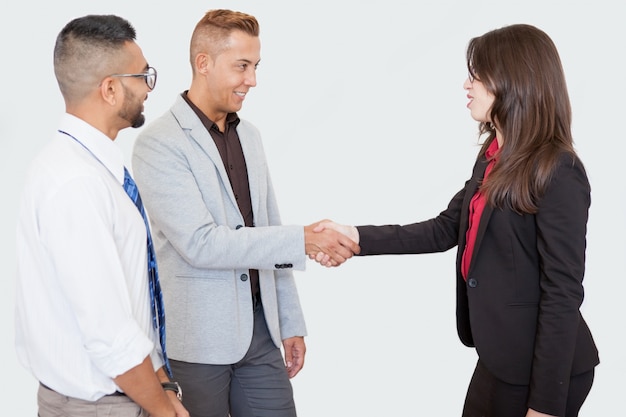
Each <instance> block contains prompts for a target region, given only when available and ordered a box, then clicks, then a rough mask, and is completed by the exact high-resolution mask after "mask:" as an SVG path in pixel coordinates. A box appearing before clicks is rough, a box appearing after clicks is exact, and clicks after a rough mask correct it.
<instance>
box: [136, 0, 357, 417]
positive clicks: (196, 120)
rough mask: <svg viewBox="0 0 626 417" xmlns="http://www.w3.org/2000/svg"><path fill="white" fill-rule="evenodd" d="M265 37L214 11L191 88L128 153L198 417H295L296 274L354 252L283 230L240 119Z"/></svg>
mask: <svg viewBox="0 0 626 417" xmlns="http://www.w3.org/2000/svg"><path fill="white" fill-rule="evenodd" d="M258 35H259V26H258V22H257V20H256V19H255V18H254V17H253V16H250V15H247V14H245V13H240V12H233V11H230V10H211V11H209V12H207V13H206V15H205V16H204V17H203V18H202V19H201V20H200V22H198V24H197V25H196V28H195V30H194V32H193V35H192V38H191V49H190V52H191V63H192V70H193V79H192V83H191V87H190V88H189V90H188V91H185V92H183V93H182V94H181V95H180V96H179V97H178V98H177V99H176V102H175V103H174V105H173V106H172V108H171V109H170V110H169V111H168V112H166V113H165V114H164V115H163V116H161V117H160V118H158V119H157V120H155V121H154V122H153V123H152V124H150V125H149V126H147V127H146V128H145V129H144V130H143V132H142V133H141V134H140V135H139V137H138V138H137V141H136V143H135V148H134V151H133V159H132V164H133V169H134V175H135V179H136V182H137V183H138V185H139V188H140V189H141V195H142V198H143V202H144V204H145V206H146V208H147V211H148V215H149V216H150V217H151V222H152V227H153V233H154V239H155V246H156V248H157V260H158V265H159V272H160V276H161V282H162V287H163V291H164V300H165V309H166V311H167V335H168V340H167V350H168V355H169V357H170V362H171V365H172V371H173V374H174V379H175V380H177V381H178V382H179V383H180V385H181V387H182V389H183V391H184V396H183V402H184V405H185V406H186V408H187V409H188V410H189V412H190V414H191V415H192V416H194V417H198V416H206V417H209V416H211V417H227V416H228V415H230V416H232V417H253V416H255V417H258V416H267V417H293V416H295V415H296V411H295V404H294V401H293V392H292V387H291V383H290V381H289V378H292V377H293V376H295V375H296V374H297V373H298V372H299V371H300V369H301V368H302V365H303V363H304V355H305V350H306V347H305V343H304V336H305V335H306V327H305V322H304V318H303V314H302V310H301V307H300V302H299V299H298V293H297V289H296V285H295V281H294V277H293V274H292V272H291V271H292V270H293V269H298V270H303V269H304V268H305V263H306V255H307V254H311V253H318V252H319V251H322V252H324V253H326V254H327V257H326V259H329V262H328V263H327V266H334V265H338V264H340V263H342V262H344V261H345V260H346V259H348V258H350V257H351V256H352V255H353V253H355V252H358V251H359V247H358V245H357V244H356V243H354V242H353V241H352V240H350V239H349V238H347V237H345V236H343V235H342V234H340V233H337V232H336V231H334V230H331V229H327V230H325V231H324V232H322V233H315V232H314V231H313V229H314V227H315V224H313V225H310V226H306V227H303V226H286V225H281V222H280V217H279V212H278V207H277V205H276V201H275V196H274V190H273V188H272V183H271V180H270V176H269V172H268V167H267V161H266V159H265V155H264V151H263V145H262V142H261V136H260V134H259V131H258V130H257V129H256V128H255V127H254V126H253V125H252V124H250V123H249V122H247V121H245V120H241V119H240V118H239V117H238V115H237V113H236V112H237V111H239V110H240V109H241V106H242V104H243V101H244V99H245V96H246V94H247V93H248V91H249V90H250V88H252V87H254V86H255V85H256V75H255V72H256V66H257V64H258V62H259V60H260V41H259V37H258ZM281 344H282V346H283V349H284V353H285V358H284V360H283V357H282V355H281V352H280V347H281Z"/></svg>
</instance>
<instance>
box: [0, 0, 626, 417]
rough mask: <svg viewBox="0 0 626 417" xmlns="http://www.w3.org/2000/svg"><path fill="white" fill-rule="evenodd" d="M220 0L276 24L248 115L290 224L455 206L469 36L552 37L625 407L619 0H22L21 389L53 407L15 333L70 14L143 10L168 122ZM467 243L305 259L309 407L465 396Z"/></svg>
mask: <svg viewBox="0 0 626 417" xmlns="http://www.w3.org/2000/svg"><path fill="white" fill-rule="evenodd" d="M219 7H227V8H231V9H236V10H241V11H244V12H248V13H251V14H253V15H255V16H256V17H257V18H258V19H259V21H260V24H261V45H262V49H261V56H262V61H261V64H260V66H259V69H258V72H257V80H258V86H257V87H256V88H254V89H253V90H252V91H251V92H250V94H249V95H248V97H247V98H246V102H245V103H244V106H243V109H242V111H241V112H240V116H242V117H244V118H247V119H248V120H250V121H251V122H253V123H255V124H256V125H257V126H258V127H259V128H260V130H261V132H262V134H263V137H264V142H265V147H266V152H267V157H268V160H269V163H270V170H271V173H272V177H273V180H274V185H275V188H276V191H277V194H278V199H279V204H280V205H281V211H282V217H283V222H284V223H287V224H310V223H313V222H315V221H317V220H320V219H322V218H331V219H333V220H336V221H338V222H341V223H349V224H382V223H412V222H415V221H419V220H425V219H427V218H430V217H433V216H435V215H437V214H438V213H439V212H440V211H441V210H443V209H444V208H445V207H446V205H447V203H448V201H449V199H450V198H451V197H452V196H453V195H454V194H455V193H456V191H458V190H459V189H460V188H461V187H462V185H463V183H464V181H465V180H466V179H467V178H469V175H470V173H471V168H472V164H473V160H474V158H475V156H476V153H477V151H478V147H477V124H476V123H475V122H474V121H473V120H472V119H471V118H470V116H469V111H468V110H467V109H466V107H465V106H466V103H467V98H466V96H465V95H466V92H465V91H464V90H463V88H462V84H463V82H464V80H465V78H466V76H467V71H466V67H465V47H466V45H467V42H468V41H469V39H470V38H471V37H474V36H478V35H481V34H483V33H484V32H486V31H489V30H492V29H495V28H498V27H501V26H504V25H508V24H513V23H529V24H533V25H536V26H538V27H540V28H541V29H543V30H545V31H546V32H547V33H548V34H549V35H550V36H551V37H552V39H553V40H554V42H555V43H556V45H557V47H558V49H559V51H560V53H561V58H562V61H563V65H564V69H565V73H566V76H567V81H568V85H569V91H570V97H571V102H572V107H573V116H574V118H573V120H574V123H573V130H574V137H575V141H576V147H577V149H578V151H579V154H580V156H581V158H582V160H583V162H584V163H585V165H586V167H587V171H588V175H589V179H590V182H591V186H592V207H591V211H590V219H589V223H588V250H587V272H586V277H585V289H586V298H585V301H584V303H583V306H582V310H583V313H584V316H585V318H586V320H587V321H588V324H589V326H590V328H591V330H592V332H593V334H594V337H595V339H596V342H597V345H598V347H599V350H600V357H601V361H602V363H601V365H600V366H599V367H598V368H597V373H596V381H595V385H594V387H593V389H592V391H591V394H590V396H589V398H588V400H587V402H586V403H585V405H584V407H583V410H582V412H581V416H582V417H585V416H586V417H597V416H601V415H609V414H610V415H616V414H620V413H622V412H623V411H620V406H621V404H623V393H624V389H625V388H626V383H625V382H624V381H625V380H626V359H625V356H626V355H624V352H623V350H624V343H623V330H624V321H625V320H624V319H625V318H626V315H625V314H624V307H623V306H624V301H623V298H624V294H625V293H626V274H625V273H624V266H623V265H624V262H623V260H624V257H625V256H626V243H625V240H624V236H625V235H626V220H625V218H626V216H625V214H626V212H625V207H626V197H625V193H624V191H625V190H624V180H625V179H626V176H625V169H624V165H625V163H624V161H623V158H622V156H621V154H620V151H621V149H623V146H624V139H625V135H624V129H623V120H624V117H625V116H624V115H625V110H626V106H625V105H624V100H625V98H626V88H625V85H624V71H625V66H624V61H625V60H624V58H625V53H624V50H625V49H624V40H626V25H624V20H625V19H624V18H625V17H626V13H625V12H624V6H623V5H620V2H618V1H615V0H596V1H593V2H589V1H587V0H585V1H580V0H574V1H571V0H570V1H565V0H555V1H545V0H526V1H505V0H499V1H496V0H483V1H472V2H470V1H466V0H447V1H437V2H435V1H428V2H426V1H401V0H386V1H382V0H380V1H363V0H361V1H357V0H344V1H342V0H334V1H330V0H317V1H306V2H296V1H286V0H283V1H273V2H270V1H265V2H262V1H258V0H247V1H206V2H200V1H182V0H181V1H176V2H157V1H143V0H137V1H127V0H124V1H122V0H109V1H107V2H97V3H96V2H88V1H77V0H76V1H56V2H50V1H44V0H38V1H28V0H26V1H20V2H4V3H3V5H2V6H0V11H1V15H2V17H3V19H2V20H3V24H2V25H1V26H0V35H1V36H0V42H1V49H0V50H1V51H2V65H0V80H1V82H2V83H3V85H2V87H3V88H2V95H1V98H0V103H1V104H0V106H1V111H0V146H1V148H0V157H1V158H2V163H0V170H1V172H0V173H1V175H0V178H1V179H2V190H3V194H4V197H3V204H2V205H3V216H2V217H1V218H0V238H1V239H2V251H0V256H1V258H0V262H1V263H0V264H1V265H2V266H3V269H4V270H5V274H4V276H3V279H2V280H1V281H0V285H1V286H2V287H1V288H0V297H1V299H0V309H1V310H0V317H1V318H0V324H1V326H2V330H3V334H4V336H3V337H2V340H1V342H0V343H2V346H1V350H0V352H2V354H3V358H4V363H3V369H2V374H3V377H2V378H1V380H2V382H0V398H1V399H2V400H3V401H2V405H3V408H4V409H5V410H11V411H12V413H11V414H12V415H17V416H27V415H30V416H34V415H36V389H37V381H35V379H34V378H33V377H32V376H31V375H30V374H29V373H28V372H27V371H25V370H24V368H22V366H21V365H20V364H19V363H18V361H17V358H16V356H15V350H14V345H13V332H14V322H13V309H14V288H15V275H16V268H15V224H16V217H17V210H18V207H17V199H18V195H19V192H20V190H21V188H22V184H23V180H24V176H25V172H26V167H27V165H28V163H29V162H30V160H31V159H32V158H33V156H34V155H35V153H36V152H37V151H38V150H39V149H40V148H41V147H42V146H43V145H44V143H46V142H47V141H48V140H50V138H51V137H52V135H53V132H54V130H55V129H56V126H57V122H58V120H59V117H60V116H61V114H62V113H63V112H64V105H63V100H62V97H61V94H60V92H59V90H58V87H57V84H56V80H55V78H54V74H53V68H52V50H53V46H54V41H55V38H56V35H57V33H58V32H59V31H60V29H61V28H62V27H63V26H64V25H65V24H66V23H67V22H68V21H69V20H71V19H73V18H75V17H78V16H82V15H85V14H109V13H110V14H117V15H120V16H122V17H125V18H127V19H128V20H129V21H130V22H131V23H132V24H133V25H134V26H135V28H136V29H137V34H138V44H139V45H140V46H141V47H142V49H143V51H144V55H145V56H146V57H147V59H148V62H149V63H150V64H151V65H153V66H154V67H156V68H157V70H158V82H157V87H156V89H155V90H154V91H153V92H152V93H150V96H149V99H148V101H147V102H146V104H145V106H146V112H145V113H146V118H147V120H148V122H150V121H151V120H153V119H154V118H155V117H157V116H158V115H160V114H161V113H163V112H164V111H166V110H167V109H168V108H169V107H170V106H171V104H172V103H173V102H174V99H175V96H176V95H177V94H179V93H180V92H182V91H183V90H185V89H187V88H188V86H189V83H190V79H191V70H190V65H189V58H188V44H189V37H190V35H191V32H192V29H193V27H194V25H195V23H196V22H197V21H198V20H199V19H200V18H201V16H202V15H203V14H204V12H205V11H206V10H208V9H211V8H219ZM137 133H138V131H137V130H131V129H126V130H124V131H122V132H121V133H120V135H119V136H118V138H117V140H116V143H118V144H119V146H121V147H122V148H123V150H124V153H125V155H126V157H127V161H130V153H131V150H132V146H133V141H134V138H135V137H136V135H137ZM454 253H455V250H451V251H449V252H446V253H442V254H432V255H413V256H380V257H365V258H358V259H353V260H350V261H349V262H348V263H347V264H345V265H344V266H341V267H340V268H334V269H327V268H324V267H321V266H319V265H318V264H315V263H314V262H312V261H308V262H309V263H308V266H307V271H306V272H296V278H297V281H298V285H299V290H300V296H301V301H302V304H303V307H304V310H305V315H306V318H307V324H308V329H309V336H308V337H307V338H306V341H307V347H308V351H307V356H306V362H305V367H304V369H303V370H302V371H301V372H300V374H299V375H298V376H297V377H296V378H295V379H293V386H294V390H295V396H296V402H297V407H298V411H299V416H300V417H314V416H315V417H317V416H328V417H335V416H368V417H369V416H377V417H378V416H390V415H397V416H422V415H426V414H428V415H438V416H455V415H460V410H461V408H462V404H463V399H464V396H465V390H466V387H467V384H468V382H469V378H470V376H471V373H472V371H473V367H474V365H475V361H476V354H475V352H474V350H473V349H469V348H466V347H464V346H463V345H462V344H461V343H460V342H459V340H458V339H457V335H456V329H455V311H454V309H455V306H454V303H455V298H454V297H455V295H454V285H455V283H454V279H455V278H454ZM85 272H86V273H88V272H89V271H85ZM33 308H37V306H33ZM620 415H621V414H620Z"/></svg>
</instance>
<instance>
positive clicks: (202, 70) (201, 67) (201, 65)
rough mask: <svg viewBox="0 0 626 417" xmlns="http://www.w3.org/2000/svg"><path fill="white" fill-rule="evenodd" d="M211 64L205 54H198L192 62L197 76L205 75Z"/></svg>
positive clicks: (209, 58)
mask: <svg viewBox="0 0 626 417" xmlns="http://www.w3.org/2000/svg"><path fill="white" fill-rule="evenodd" d="M210 64H211V57H210V56H209V55H208V54H206V53H199V54H198V55H196V59H195V60H194V65H195V66H196V72H197V73H199V74H203V75H206V73H207V69H208V67H209V65H210Z"/></svg>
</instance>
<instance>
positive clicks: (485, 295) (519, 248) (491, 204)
mask: <svg viewBox="0 0 626 417" xmlns="http://www.w3.org/2000/svg"><path fill="white" fill-rule="evenodd" d="M467 66H468V70H469V77H468V79H467V80H466V81H465V84H464V88H465V89H466V90H467V93H468V94H467V97H468V98H469V102H468V104H467V107H468V108H469V110H470V112H471V116H472V118H474V119H475V120H476V121H478V122H479V132H480V136H481V137H485V140H484V143H483V145H482V148H481V150H480V152H479V154H478V157H477V160H476V164H475V165H474V169H473V172H472V176H471V178H470V179H469V180H468V181H467V183H466V184H465V186H464V187H463V189H462V190H461V191H459V192H458V193H457V194H456V195H455V196H454V197H453V198H452V200H451V201H450V204H449V205H448V207H447V208H446V209H445V210H444V211H442V212H441V213H440V214H439V215H438V216H437V217H435V218H433V219H430V220H427V221H423V222H419V223H414V224H409V225H402V226H401V225H384V226H357V227H354V226H344V225H338V224H336V223H333V222H326V223H323V224H321V225H320V226H319V227H318V230H322V229H323V228H324V227H330V228H335V229H337V230H340V231H343V232H344V233H346V234H348V235H349V236H351V237H352V238H353V239H354V240H355V241H357V242H358V243H359V244H360V246H361V253H360V255H361V256H364V255H382V254H417V253H432V252H442V251H446V250H448V249H451V248H452V247H454V246H457V247H458V255H457V262H456V265H457V329H458V334H459V338H460V339H461V341H462V342H463V343H464V344H465V345H467V346H471V347H475V348H476V351H477V353H478V358H479V359H478V363H477V365H476V369H475V371H474V375H473V376H472V379H471V382H470V385H469V388H468V391H467V397H466V399H465V405H464V410H463V416H464V417H531V416H533V417H534V416H567V417H573V416H577V415H578V411H579V409H580V408H581V406H582V404H583V402H584V400H585V399H586V397H587V394H588V393H589V391H590V389H591V386H592V383H593V376H594V368H595V366H596V365H597V364H598V363H599V359H598V352H597V349H596V346H595V343H594V341H593V338H592V336H591V333H590V332H589V329H588V327H587V325H586V323H585V321H584V320H583V318H582V315H581V313H580V305H581V303H582V301H583V285H582V281H583V275H584V270H585V246H586V229H587V217H588V210H589V205H590V187H589V182H588V180H587V176H586V173H585V169H584V167H583V164H582V162H581V161H580V159H579V158H578V156H577V155H576V152H575V150H574V147H573V140H572V133H571V128H570V126H571V108H570V102H569V97H568V93H567V87H566V83H565V77H564V74H563V69H562V66H561V61H560V58H559V54H558V52H557V49H556V47H555V45H554V43H553V42H552V40H551V39H550V38H549V37H548V36H547V35H546V34H545V33H544V32H543V31H541V30H539V29H537V28H536V27H533V26H530V25H521V24H520V25H511V26H507V27H503V28H500V29H496V30H493V31H490V32H488V33H485V34H484V35H482V36H479V37H476V38H474V39H472V40H471V41H470V43H469V46H468V49H467ZM317 260H318V261H321V262H322V263H324V261H325V259H324V257H323V255H319V256H318V257H317Z"/></svg>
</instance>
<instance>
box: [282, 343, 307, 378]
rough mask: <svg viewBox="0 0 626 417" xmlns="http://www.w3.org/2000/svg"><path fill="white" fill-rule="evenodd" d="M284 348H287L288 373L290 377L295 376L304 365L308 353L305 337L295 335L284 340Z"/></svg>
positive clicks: (286, 362)
mask: <svg viewBox="0 0 626 417" xmlns="http://www.w3.org/2000/svg"><path fill="white" fill-rule="evenodd" d="M283 348H284V350H285V365H286V367H287V375H289V378H293V377H294V376H296V374H297V373H298V372H300V369H302V367H303V366H304V355H305V354H306V345H305V344H304V337H301V336H295V337H290V338H289V339H285V340H283Z"/></svg>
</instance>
